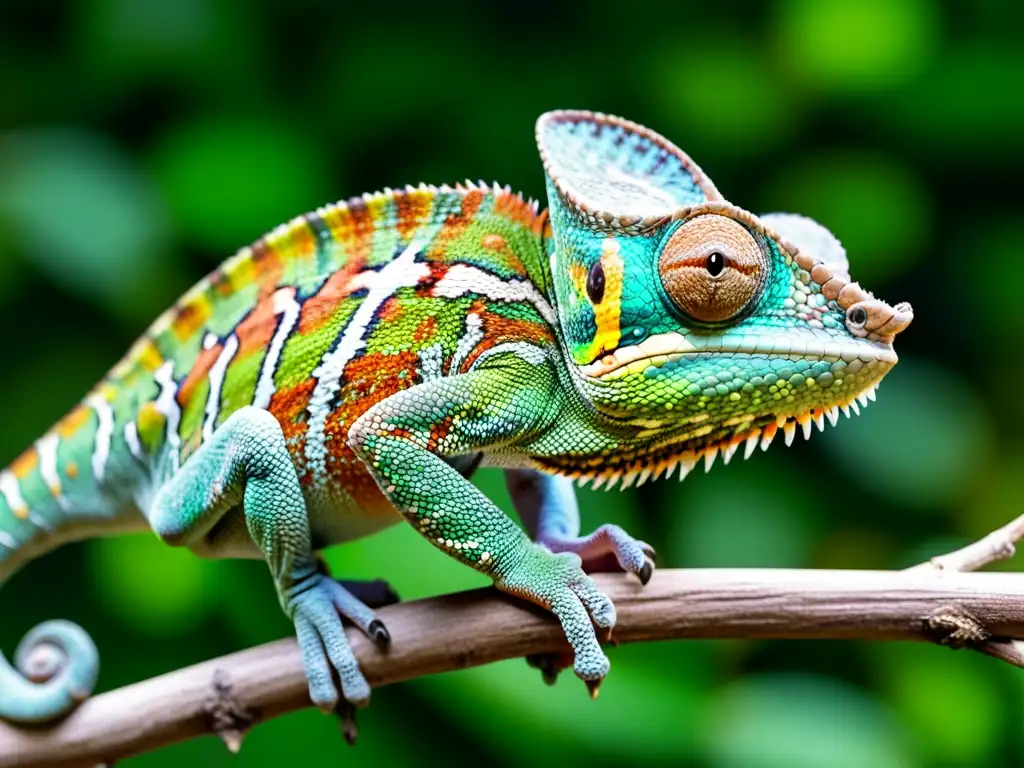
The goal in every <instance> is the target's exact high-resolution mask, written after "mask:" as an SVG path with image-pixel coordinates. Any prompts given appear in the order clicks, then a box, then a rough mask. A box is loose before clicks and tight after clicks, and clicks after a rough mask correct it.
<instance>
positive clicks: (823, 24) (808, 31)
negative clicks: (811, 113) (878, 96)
mask: <svg viewBox="0 0 1024 768" xmlns="http://www.w3.org/2000/svg"><path fill="white" fill-rule="evenodd" d="M776 7H777V9H778V10H777V16H776V18H775V37H776V45H777V48H778V51H779V55H780V56H781V58H782V60H783V61H784V62H785V63H786V64H787V65H788V69H789V71H790V73H791V74H792V76H793V77H794V78H795V79H796V80H799V81H801V82H803V83H805V84H806V85H807V86H809V87H811V88H815V89H819V90H823V91H839V92H850V93H861V92H872V91H881V90H889V89H893V88H896V87H898V86H900V85H903V84H904V83H906V82H908V81H910V80H913V79H914V78H915V77H916V76H918V75H919V74H920V73H921V71H922V69H923V68H924V67H925V66H926V65H927V64H928V63H929V62H930V61H931V60H932V59H933V58H935V56H936V54H937V50H938V45H937V44H938V42H939V35H938V32H939V30H938V20H939V19H938V12H937V10H936V8H937V5H936V4H935V3H932V2H929V0H857V2H847V0H781V2H778V3H777V5H776Z"/></svg>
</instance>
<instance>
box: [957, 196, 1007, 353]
mask: <svg viewBox="0 0 1024 768" xmlns="http://www.w3.org/2000/svg"><path fill="white" fill-rule="evenodd" d="M949 251H950V256H951V257H952V258H951V259H950V261H951V262H952V263H947V264H944V265H943V266H944V267H945V270H944V272H945V273H946V274H947V275H956V274H958V273H959V271H960V269H961V268H962V266H961V265H962V262H961V261H960V259H959V258H957V257H958V256H959V255H961V254H963V255H967V256H968V258H972V257H973V258H983V259H984V260H985V265H986V266H985V273H986V274H988V275H1000V276H1002V278H1003V279H999V280H989V279H984V278H981V279H966V280H963V281H962V286H963V291H964V294H965V298H966V299H967V301H968V302H969V303H970V306H971V311H972V312H976V313H977V314H978V316H979V318H984V322H985V327H986V328H987V329H988V332H989V333H992V334H994V335H995V336H996V337H998V338H1002V339H1013V340H1016V339H1019V338H1021V336H1022V335H1024V313H1021V311H1020V309H1019V308H1018V304H1017V301H1018V299H1019V297H1020V280H1021V278H1022V277H1024V224H1022V223H1021V221H1020V220H1019V219H1018V218H1017V217H1013V216H1006V215H989V216H986V217H984V218H977V219H974V220H972V221H971V222H970V224H969V225H967V226H964V227H961V228H958V229H957V230H956V243H955V244H954V245H953V247H951V248H950V249H949ZM999 368H1000V371H1002V370H1003V368H1004V366H1003V364H1002V363H1000V365H999Z"/></svg>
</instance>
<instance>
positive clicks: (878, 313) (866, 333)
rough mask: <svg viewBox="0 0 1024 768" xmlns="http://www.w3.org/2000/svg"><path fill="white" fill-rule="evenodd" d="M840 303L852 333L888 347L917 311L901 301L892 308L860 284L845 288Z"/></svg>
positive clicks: (847, 285) (845, 286) (839, 294)
mask: <svg viewBox="0 0 1024 768" xmlns="http://www.w3.org/2000/svg"><path fill="white" fill-rule="evenodd" d="M836 302H837V303H838V304H839V306H840V307H841V308H842V309H845V310H846V327H847V329H848V330H849V331H850V333H852V334H853V335H854V336H860V337H866V338H869V339H871V340H872V341H880V342H882V343H884V344H891V343H892V340H893V338H894V337H895V336H896V334H897V333H899V332H900V331H902V330H903V329H904V328H906V327H907V326H908V325H910V323H911V322H912V321H913V319H914V309H913V307H911V306H910V304H909V303H907V302H905V301H901V302H900V303H899V304H896V305H895V306H890V305H889V304H887V303H886V302H884V301H882V300H881V299H876V298H875V297H874V296H872V295H871V294H870V293H868V292H867V291H865V290H864V289H863V288H861V287H860V286H859V285H858V284H857V283H847V284H846V285H844V286H843V287H842V289H841V290H839V292H838V296H836Z"/></svg>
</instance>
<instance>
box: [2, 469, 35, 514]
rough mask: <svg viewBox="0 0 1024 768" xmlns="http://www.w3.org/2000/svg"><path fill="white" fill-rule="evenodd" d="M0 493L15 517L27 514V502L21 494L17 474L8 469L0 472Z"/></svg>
mask: <svg viewBox="0 0 1024 768" xmlns="http://www.w3.org/2000/svg"><path fill="white" fill-rule="evenodd" d="M0 493H2V494H3V497H4V500H5V501H6V502H7V506H8V507H10V508H11V511H12V512H13V513H14V516H15V517H25V516H26V515H27V514H28V504H26V503H25V499H24V498H23V497H22V495H21V485H20V484H19V483H18V478H17V476H15V474H14V473H13V472H11V470H9V469H5V470H4V471H3V472H0Z"/></svg>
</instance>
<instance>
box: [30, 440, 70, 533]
mask: <svg viewBox="0 0 1024 768" xmlns="http://www.w3.org/2000/svg"><path fill="white" fill-rule="evenodd" d="M59 445H60V437H59V436H58V435H56V434H54V433H52V432H51V433H49V434H46V435H43V436H42V437H41V438H39V439H38V440H36V451H37V452H38V453H39V474H40V475H42V476H43V481H44V482H45V483H46V485H47V487H48V488H49V489H50V493H52V494H53V497H54V498H55V499H56V500H57V503H58V504H60V506H61V507H63V508H65V509H66V508H67V504H68V500H67V499H66V498H65V497H64V494H63V492H62V491H61V489H60V476H59V475H58V474H57V447H58V446H59ZM37 524H38V523H37Z"/></svg>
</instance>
